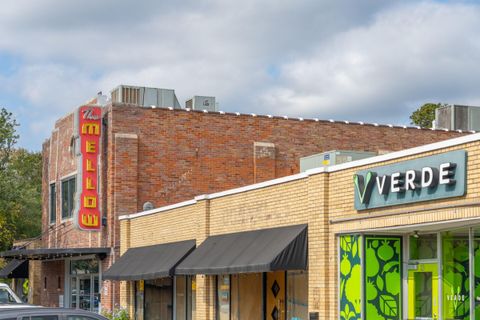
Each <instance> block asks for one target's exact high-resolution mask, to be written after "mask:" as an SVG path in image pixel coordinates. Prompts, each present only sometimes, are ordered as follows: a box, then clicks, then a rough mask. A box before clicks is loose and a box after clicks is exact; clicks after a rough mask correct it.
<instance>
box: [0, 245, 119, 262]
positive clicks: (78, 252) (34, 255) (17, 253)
mask: <svg viewBox="0 0 480 320" xmlns="http://www.w3.org/2000/svg"><path fill="white" fill-rule="evenodd" d="M110 250H111V249H110V248H42V249H14V250H9V251H3V252H0V257H2V258H9V259H20V260H53V259H62V258H67V257H78V256H86V255H92V254H96V255H98V256H99V257H100V258H101V259H103V258H105V256H106V255H107V254H109V253H110Z"/></svg>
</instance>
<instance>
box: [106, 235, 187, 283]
mask: <svg viewBox="0 0 480 320" xmlns="http://www.w3.org/2000/svg"><path fill="white" fill-rule="evenodd" d="M193 249H195V240H186V241H180V242H172V243H165V244H158V245H153V246H147V247H138V248H131V249H128V250H127V252H125V253H124V254H123V255H122V256H121V257H120V258H119V259H118V260H117V261H116V262H115V263H114V264H113V265H112V266H111V267H110V269H108V270H107V271H106V272H105V273H104V274H103V275H102V278H103V279H106V280H149V279H155V278H163V277H168V276H172V275H173V273H174V269H175V266H177V264H178V263H179V262H181V261H182V260H183V259H184V258H185V257H186V256H187V255H188V254H189V253H190V252H192V251H193Z"/></svg>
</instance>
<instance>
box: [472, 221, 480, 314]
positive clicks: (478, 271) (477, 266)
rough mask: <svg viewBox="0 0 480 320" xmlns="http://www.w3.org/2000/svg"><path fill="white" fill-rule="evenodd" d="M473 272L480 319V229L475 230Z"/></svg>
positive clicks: (476, 306)
mask: <svg viewBox="0 0 480 320" xmlns="http://www.w3.org/2000/svg"><path fill="white" fill-rule="evenodd" d="M473 259H474V263H473V274H474V278H475V282H474V284H475V285H474V292H472V294H473V298H474V303H475V317H474V319H480V229H474V231H473Z"/></svg>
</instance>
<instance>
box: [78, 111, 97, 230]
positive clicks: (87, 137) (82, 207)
mask: <svg viewBox="0 0 480 320" xmlns="http://www.w3.org/2000/svg"><path fill="white" fill-rule="evenodd" d="M77 117H78V119H77V124H78V125H77V130H78V136H79V144H77V146H78V147H79V151H80V154H79V162H78V163H79V169H80V168H81V171H80V170H79V174H78V177H79V181H78V183H77V186H78V187H79V188H80V190H78V189H77V197H78V196H79V199H78V198H77V199H78V200H77V206H76V207H77V208H78V209H77V210H76V215H75V222H76V225H77V226H78V228H80V229H81V230H87V231H100V230H101V220H102V219H101V214H100V208H99V206H100V203H99V190H98V182H99V181H98V161H99V160H98V158H99V154H100V136H101V132H102V108H100V107H92V106H82V107H80V108H79V110H78V115H77Z"/></svg>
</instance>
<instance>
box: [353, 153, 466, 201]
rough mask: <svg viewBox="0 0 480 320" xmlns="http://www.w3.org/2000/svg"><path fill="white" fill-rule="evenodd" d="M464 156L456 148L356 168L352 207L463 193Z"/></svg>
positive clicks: (464, 182)
mask: <svg viewBox="0 0 480 320" xmlns="http://www.w3.org/2000/svg"><path fill="white" fill-rule="evenodd" d="M466 159H467V154H466V151H464V150H459V151H452V152H447V153H442V154H439V155H435V156H430V157H424V158H418V159H414V160H410V161H404V162H400V163H396V164H393V165H389V166H382V167H377V168H371V169H369V170H363V171H359V172H357V173H356V174H355V175H354V176H353V183H354V188H355V209H356V210H365V209H373V208H379V207H386V206H394V205H400V204H405V203H412V202H418V201H429V200H436V199H442V198H450V197H458V196H463V195H465V191H466V166H467V162H466Z"/></svg>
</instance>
